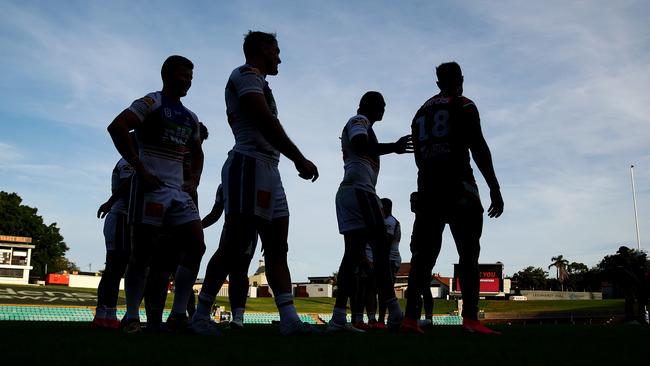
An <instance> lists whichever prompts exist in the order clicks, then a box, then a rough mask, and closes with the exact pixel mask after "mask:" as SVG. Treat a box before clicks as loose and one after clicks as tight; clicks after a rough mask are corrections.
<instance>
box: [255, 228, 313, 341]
mask: <svg viewBox="0 0 650 366" xmlns="http://www.w3.org/2000/svg"><path fill="white" fill-rule="evenodd" d="M256 220H257V223H258V229H259V235H260V239H261V241H262V245H263V247H264V260H265V263H266V277H267V279H268V281H269V286H270V287H271V289H272V290H273V294H274V297H275V304H276V306H277V308H278V312H279V313H280V333H281V334H285V335H288V334H293V333H295V332H298V333H299V332H302V331H301V329H302V327H303V323H302V321H301V320H300V318H299V317H298V312H297V311H296V307H295V305H294V303H293V293H292V287H291V274H290V272H289V266H288V265H287V252H288V249H289V246H288V243H287V238H288V234H289V216H283V217H278V218H274V219H273V220H271V221H269V220H264V219H262V218H260V217H256Z"/></svg>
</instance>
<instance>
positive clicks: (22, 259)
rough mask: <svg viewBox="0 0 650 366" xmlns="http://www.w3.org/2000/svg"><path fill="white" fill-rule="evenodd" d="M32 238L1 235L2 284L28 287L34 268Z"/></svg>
mask: <svg viewBox="0 0 650 366" xmlns="http://www.w3.org/2000/svg"><path fill="white" fill-rule="evenodd" d="M31 243H32V238H27V237H23V236H7V235H0V283H7V284H19V285H27V284H28V283H29V271H31V270H32V269H34V267H32V264H31V263H32V249H34V248H35V246H34V245H32V244H31Z"/></svg>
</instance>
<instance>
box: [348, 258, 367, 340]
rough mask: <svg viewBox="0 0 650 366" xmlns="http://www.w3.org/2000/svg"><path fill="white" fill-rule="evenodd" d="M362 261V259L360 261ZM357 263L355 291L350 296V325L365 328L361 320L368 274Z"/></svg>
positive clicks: (362, 265) (362, 266)
mask: <svg viewBox="0 0 650 366" xmlns="http://www.w3.org/2000/svg"><path fill="white" fill-rule="evenodd" d="M361 262H362V261H361ZM361 262H360V263H359V265H358V266H357V268H356V269H355V276H354V277H355V283H356V284H355V291H354V294H353V295H352V296H351V298H350V313H351V315H352V325H353V326H354V327H355V328H359V329H363V330H366V329H367V325H366V324H365V323H364V322H363V309H364V308H365V303H366V301H365V300H366V292H367V286H366V282H367V279H368V275H367V272H366V268H365V267H364V264H363V263H361Z"/></svg>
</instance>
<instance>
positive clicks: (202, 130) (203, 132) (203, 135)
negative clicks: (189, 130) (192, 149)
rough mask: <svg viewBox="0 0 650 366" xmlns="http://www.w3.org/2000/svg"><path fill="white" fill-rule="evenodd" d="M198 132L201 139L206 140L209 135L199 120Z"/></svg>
mask: <svg viewBox="0 0 650 366" xmlns="http://www.w3.org/2000/svg"><path fill="white" fill-rule="evenodd" d="M199 134H200V136H201V141H204V140H207V139H208V136H209V135H210V134H209V133H208V128H207V127H206V126H205V125H204V124H203V122H199Z"/></svg>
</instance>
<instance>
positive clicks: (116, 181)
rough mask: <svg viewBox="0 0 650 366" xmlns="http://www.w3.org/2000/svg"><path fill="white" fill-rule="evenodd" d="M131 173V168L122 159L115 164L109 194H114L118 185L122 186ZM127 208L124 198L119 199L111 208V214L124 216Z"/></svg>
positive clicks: (132, 171)
mask: <svg viewBox="0 0 650 366" xmlns="http://www.w3.org/2000/svg"><path fill="white" fill-rule="evenodd" d="M133 173H134V170H133V167H132V166H131V165H130V164H129V163H127V161H126V160H124V158H121V159H120V160H119V161H118V162H117V164H115V168H113V173H112V174H111V193H115V191H117V189H118V188H119V187H120V184H122V182H123V181H124V180H125V179H129V178H131V176H132V175H133ZM127 208H128V207H127V204H126V202H125V200H124V198H121V197H120V198H119V199H118V200H117V201H115V203H114V204H113V206H112V207H111V212H114V213H118V214H123V215H126V213H127Z"/></svg>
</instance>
